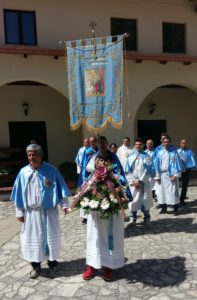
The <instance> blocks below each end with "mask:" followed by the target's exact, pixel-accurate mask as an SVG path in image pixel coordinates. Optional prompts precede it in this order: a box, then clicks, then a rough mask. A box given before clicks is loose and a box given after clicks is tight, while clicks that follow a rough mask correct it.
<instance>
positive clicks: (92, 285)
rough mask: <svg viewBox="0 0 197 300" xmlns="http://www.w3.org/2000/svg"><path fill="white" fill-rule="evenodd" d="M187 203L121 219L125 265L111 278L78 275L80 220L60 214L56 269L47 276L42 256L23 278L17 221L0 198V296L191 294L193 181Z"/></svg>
mask: <svg viewBox="0 0 197 300" xmlns="http://www.w3.org/2000/svg"><path fill="white" fill-rule="evenodd" d="M188 196H189V199H188V200H187V201H188V204H187V206H185V207H183V208H181V210H180V213H179V215H178V216H174V215H173V212H172V210H171V209H169V212H168V214H166V215H159V214H158V210H157V209H156V208H155V206H156V204H157V203H154V207H153V208H152V209H151V215H152V221H151V223H150V224H147V225H146V224H143V223H142V217H140V216H139V218H138V219H137V224H136V225H128V223H125V267H124V268H122V269H120V270H115V271H114V279H113V281H112V282H105V281H103V280H102V278H101V277H100V276H99V274H98V276H96V277H95V278H94V279H92V280H91V281H88V282H87V281H84V280H83V279H82V277H81V274H82V272H83V270H84V268H85V248H86V226H85V225H82V224H81V219H80V218H79V212H78V211H74V212H72V213H71V214H69V215H67V216H64V215H62V214H61V226H62V251H61V257H60V259H59V261H60V270H59V272H58V273H57V276H56V278H54V279H50V278H49V276H48V269H47V266H46V262H44V263H43V264H42V273H41V276H40V277H39V278H37V279H34V280H33V279H31V280H30V279H29V272H30V269H31V268H30V266H29V264H28V263H27V262H25V261H24V260H23V259H21V257H20V242H19V231H20V223H19V222H17V221H16V220H15V213H14V207H13V204H12V203H11V202H10V201H1V202H0V299H2V300H6V299H11V298H12V299H28V300H34V299H35V300H39V299H54V300H58V299H82V300H83V299H84V300H85V299H90V300H94V299H98V300H99V299H107V300H111V299H113V300H115V299H131V300H137V299H149V300H168V299H184V300H187V299H188V300H189V299H197V187H190V189H189V193H188Z"/></svg>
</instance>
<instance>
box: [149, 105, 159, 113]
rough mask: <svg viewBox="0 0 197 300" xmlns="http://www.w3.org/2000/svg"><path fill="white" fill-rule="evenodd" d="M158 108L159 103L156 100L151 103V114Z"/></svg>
mask: <svg viewBox="0 0 197 300" xmlns="http://www.w3.org/2000/svg"><path fill="white" fill-rule="evenodd" d="M156 108H157V104H156V103H154V102H150V103H149V114H150V115H152V114H153V113H154V112H155V110H156Z"/></svg>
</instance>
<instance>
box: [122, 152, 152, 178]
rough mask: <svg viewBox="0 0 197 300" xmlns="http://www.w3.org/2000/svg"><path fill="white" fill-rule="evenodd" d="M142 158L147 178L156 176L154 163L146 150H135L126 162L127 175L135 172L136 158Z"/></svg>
mask: <svg viewBox="0 0 197 300" xmlns="http://www.w3.org/2000/svg"><path fill="white" fill-rule="evenodd" d="M138 156H140V157H141V158H142V161H143V165H144V169H145V171H146V175H147V176H154V174H155V170H154V164H153V161H152V158H151V156H150V155H149V154H148V153H147V152H145V151H144V150H141V151H137V150H135V151H134V152H132V153H131V154H130V155H129V157H128V159H127V162H126V166H125V173H130V172H132V170H133V163H134V162H135V160H136V158H137V157H138Z"/></svg>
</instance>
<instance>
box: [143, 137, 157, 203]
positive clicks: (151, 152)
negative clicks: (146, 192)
mask: <svg viewBox="0 0 197 300" xmlns="http://www.w3.org/2000/svg"><path fill="white" fill-rule="evenodd" d="M145 152H146V153H148V155H149V156H150V157H151V158H152V159H153V155H154V142H153V140H151V139H149V140H147V141H146V150H145ZM154 175H155V174H152V175H151V176H150V177H149V181H150V185H151V189H152V195H153V199H155V201H156V200H157V197H156V193H155V179H154V177H155V176H154Z"/></svg>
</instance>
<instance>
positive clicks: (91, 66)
mask: <svg viewBox="0 0 197 300" xmlns="http://www.w3.org/2000/svg"><path fill="white" fill-rule="evenodd" d="M123 39H124V35H120V36H115V37H114V36H113V37H112V36H109V37H104V38H90V39H86V40H77V41H71V42H66V47H67V63H68V87H69V100H70V127H71V129H72V130H75V129H77V128H79V127H80V125H81V124H85V126H86V128H87V129H89V130H90V131H92V132H95V133H99V132H100V131H101V130H103V129H104V128H105V127H106V126H107V123H111V124H112V125H113V126H114V127H115V128H121V126H122V85H123V82H122V81H123Z"/></svg>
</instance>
